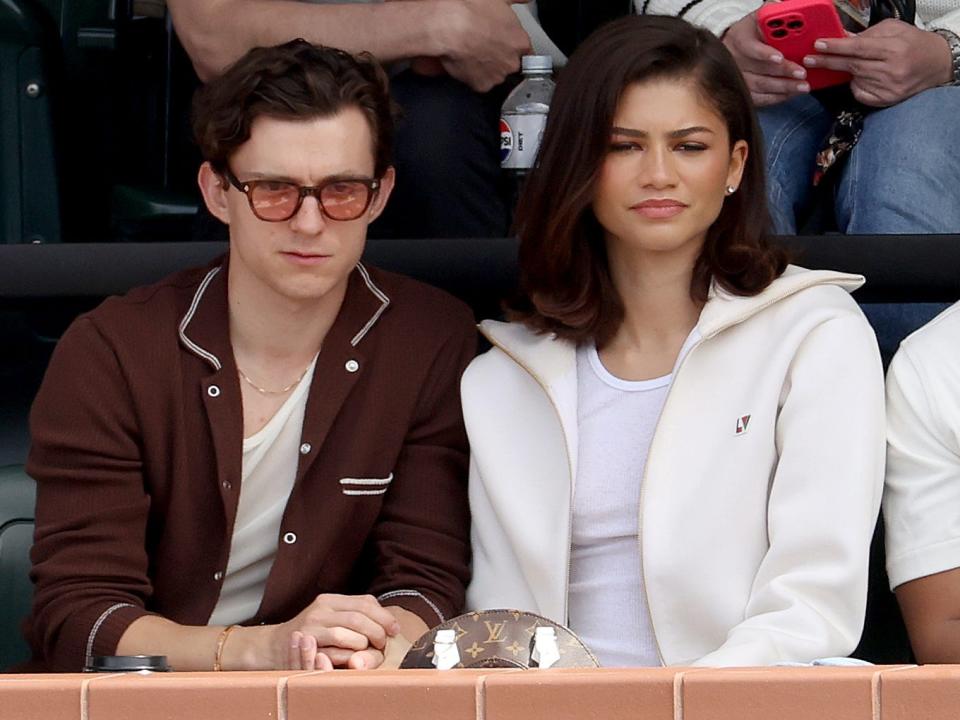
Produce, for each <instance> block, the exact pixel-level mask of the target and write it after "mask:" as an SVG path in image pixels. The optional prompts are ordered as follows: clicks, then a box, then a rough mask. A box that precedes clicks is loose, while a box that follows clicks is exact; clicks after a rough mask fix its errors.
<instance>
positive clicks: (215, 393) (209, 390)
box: [207, 385, 220, 398]
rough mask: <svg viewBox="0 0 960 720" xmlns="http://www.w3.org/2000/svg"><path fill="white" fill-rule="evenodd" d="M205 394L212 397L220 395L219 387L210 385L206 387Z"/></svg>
mask: <svg viewBox="0 0 960 720" xmlns="http://www.w3.org/2000/svg"><path fill="white" fill-rule="evenodd" d="M207 395H209V396H210V397H213V398H215V397H220V388H218V387H217V386H216V385H211V386H210V387H208V388H207Z"/></svg>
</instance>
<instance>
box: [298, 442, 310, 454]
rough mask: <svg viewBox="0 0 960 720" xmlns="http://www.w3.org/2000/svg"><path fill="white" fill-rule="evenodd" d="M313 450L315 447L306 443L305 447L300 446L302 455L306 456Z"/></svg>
mask: <svg viewBox="0 0 960 720" xmlns="http://www.w3.org/2000/svg"><path fill="white" fill-rule="evenodd" d="M311 450H313V445H311V444H310V443H304V444H303V445H301V446H300V454H301V455H306V454H307V453H309V452H310V451H311Z"/></svg>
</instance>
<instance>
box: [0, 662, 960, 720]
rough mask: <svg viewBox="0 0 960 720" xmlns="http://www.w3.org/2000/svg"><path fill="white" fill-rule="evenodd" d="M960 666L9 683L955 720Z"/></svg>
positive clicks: (152, 709) (367, 716)
mask: <svg viewBox="0 0 960 720" xmlns="http://www.w3.org/2000/svg"><path fill="white" fill-rule="evenodd" d="M958 717H960V666H952V665H944V666H926V667H914V666H903V667H889V666H888V667H881V666H877V667H858V668H822V667H818V668H765V669H723V670H708V669H682V668H655V669H643V670H612V669H611V670H539V671H538V670H531V671H514V670H492V671H474V670H458V671H447V672H437V671H429V670H405V671H373V672H344V671H337V672H332V673H297V672H252V673H160V674H154V675H137V674H130V675H0V720H7V719H8V718H10V719H11V720H13V719H16V720H35V719H36V720H41V719H42V720H121V719H122V720H133V719H135V720H161V719H162V720H172V719H174V718H185V719H189V720H254V719H256V720H324V718H336V719H337V720H354V719H356V720H360V719H361V718H362V720H374V719H380V718H387V719H389V718H398V719H399V718H417V720H433V719H434V718H436V719H437V720H443V719H448V720H473V719H474V718H476V720H563V719H565V718H577V719H580V718H602V719H603V720H620V719H621V718H623V719H626V718H630V719H631V720H633V719H635V718H638V719H642V720H734V719H736V720H819V719H820V718H824V719H829V720H920V719H922V720H939V719H940V718H943V719H944V720H946V719H948V718H949V719H950V720H954V719H955V718H958Z"/></svg>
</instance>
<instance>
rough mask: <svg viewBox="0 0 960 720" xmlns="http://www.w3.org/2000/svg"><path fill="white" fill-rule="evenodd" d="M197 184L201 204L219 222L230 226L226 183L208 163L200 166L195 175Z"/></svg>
mask: <svg viewBox="0 0 960 720" xmlns="http://www.w3.org/2000/svg"><path fill="white" fill-rule="evenodd" d="M197 184H198V185H199V186H200V192H201V194H202V195H203V202H204V203H205V204H206V206H207V210H209V211H210V214H211V215H213V216H214V217H215V218H217V219H218V220H220V222H223V223H226V224H227V225H229V224H230V208H229V206H228V205H227V189H228V185H227V181H226V179H225V178H224V177H223V176H221V175H219V174H218V173H217V172H216V171H215V170H214V169H213V166H212V165H210V163H209V162H205V163H203V165H201V166H200V171H199V172H198V173H197Z"/></svg>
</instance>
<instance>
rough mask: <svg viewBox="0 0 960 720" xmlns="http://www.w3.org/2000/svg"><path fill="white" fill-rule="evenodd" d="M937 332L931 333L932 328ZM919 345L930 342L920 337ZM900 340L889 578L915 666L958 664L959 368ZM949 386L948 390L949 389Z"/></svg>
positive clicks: (890, 433) (886, 507) (893, 372)
mask: <svg viewBox="0 0 960 720" xmlns="http://www.w3.org/2000/svg"><path fill="white" fill-rule="evenodd" d="M934 332H936V328H934ZM920 337H921V338H922V339H924V340H929V339H931V338H930V336H929V335H927V336H926V337H925V336H920ZM929 349H930V345H926V346H924V347H923V349H922V350H919V351H918V352H917V353H916V355H914V354H913V353H912V352H911V351H912V346H911V344H910V341H909V340H908V341H905V342H904V344H903V345H901V347H900V351H899V352H898V353H897V355H896V356H895V357H894V359H893V361H892V362H891V363H890V370H889V372H888V373H887V478H886V486H885V489H884V499H883V514H884V520H885V524H886V545H887V572H888V575H889V576H890V585H891V587H893V588H895V589H896V594H897V600H898V601H899V603H900V609H901V611H902V613H903V619H904V621H905V622H906V625H907V631H908V632H909V635H910V644H911V645H912V647H913V652H914V655H916V658H917V660H918V661H919V662H924V663H927V662H940V663H956V662H960V569H958V568H960V446H958V442H957V441H958V438H957V433H958V430H957V428H958V426H960V425H958V423H960V415H957V414H956V413H957V412H958V411H960V402H958V398H960V362H957V356H956V353H955V351H954V350H953V348H952V347H951V348H940V350H941V351H942V350H944V349H946V350H947V353H948V354H947V355H945V356H940V357H937V356H936V355H930V353H929V352H927V353H925V352H923V350H929ZM946 383H952V389H951V385H948V384H946Z"/></svg>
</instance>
